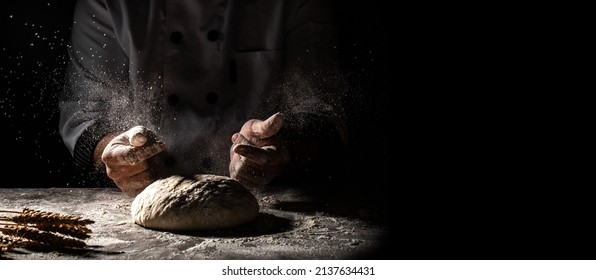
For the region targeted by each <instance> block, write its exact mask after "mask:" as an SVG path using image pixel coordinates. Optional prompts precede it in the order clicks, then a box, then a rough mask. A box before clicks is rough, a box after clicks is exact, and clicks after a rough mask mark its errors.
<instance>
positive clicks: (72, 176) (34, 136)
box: [0, 0, 393, 187]
mask: <svg viewBox="0 0 596 280" xmlns="http://www.w3.org/2000/svg"><path fill="white" fill-rule="evenodd" d="M74 2H75V1H74V0H49V1H26V2H23V1H9V2H7V3H6V4H4V5H5V7H3V9H2V10H1V11H0V20H1V28H2V34H3V35H4V38H3V39H2V41H1V43H0V59H1V66H0V110H1V113H0V126H1V127H2V130H3V133H2V134H3V136H2V137H1V139H2V140H1V142H0V148H2V149H3V152H4V155H5V156H4V163H3V164H2V169H1V170H2V176H3V180H2V183H1V184H0V187H75V186H79V185H80V184H81V177H80V176H78V175H77V173H76V172H75V171H74V169H73V168H72V165H71V161H70V154H69V153H68V151H67V149H66V148H65V146H64V145H63V143H62V140H61V138H60V136H59V134H58V118H59V115H58V107H57V106H58V103H57V101H58V94H59V92H60V90H61V88H62V85H63V84H62V83H63V74H64V67H65V63H66V61H67V54H66V44H67V42H68V37H69V33H70V25H71V19H72V12H73V7H74ZM337 4H338V5H337V15H338V20H339V23H340V25H339V32H340V40H341V43H340V46H339V47H340V51H341V52H342V56H343V60H342V65H343V66H344V68H345V70H346V72H347V73H348V77H349V79H350V94H351V101H350V102H349V104H348V105H349V106H348V109H349V112H350V113H351V116H352V121H351V122H350V130H351V132H352V139H351V146H350V147H351V148H350V153H351V157H350V162H351V163H350V164H351V166H353V168H354V169H355V170H358V171H361V172H363V173H366V172H368V173H371V172H372V173H386V172H387V171H388V167H385V165H383V164H380V163H377V162H378V160H380V159H382V158H386V157H387V156H388V147H389V144H388V143H386V139H385V137H381V136H382V135H384V134H385V133H387V132H388V129H387V128H386V127H385V125H386V124H387V123H388V122H389V118H388V114H387V113H388V111H387V107H388V104H387V102H386V101H387V100H388V93H389V91H390V90H389V87H390V86H389V79H388V77H389V74H388V71H387V70H388V69H389V44H388V42H389V39H390V37H389V35H390V34H389V32H391V30H390V29H389V26H388V25H386V24H385V23H386V22H387V21H388V19H386V18H384V17H383V16H382V15H383V14H387V12H386V11H387V10H388V8H387V6H388V5H380V4H378V3H376V1H368V2H367V5H365V6H362V5H361V4H360V3H358V4H356V3H355V1H337ZM392 78H393V77H392Z"/></svg>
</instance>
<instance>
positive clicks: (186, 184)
mask: <svg viewBox="0 0 596 280" xmlns="http://www.w3.org/2000/svg"><path fill="white" fill-rule="evenodd" d="M258 213H259V204H258V202H257V199H256V197H255V196H254V195H253V194H252V193H251V192H250V191H249V190H248V189H247V188H245V187H244V186H243V185H242V184H241V183H240V182H238V181H237V180H234V179H232V178H230V177H226V176H219V175H210V174H206V175H196V176H194V178H190V177H183V176H178V175H174V176H170V177H167V178H164V179H160V180H157V181H155V182H153V183H152V184H151V185H149V186H148V187H147V188H145V190H143V191H142V192H141V193H140V194H139V195H137V196H136V197H135V199H134V201H133V202H132V205H131V214H132V217H133V220H134V222H135V223H136V224H138V225H141V226H143V227H145V228H151V229H159V230H180V231H200V230H217V229H228V228H233V227H237V226H240V225H243V224H246V223H248V222H251V221H253V220H254V219H255V218H256V217H257V214H258Z"/></svg>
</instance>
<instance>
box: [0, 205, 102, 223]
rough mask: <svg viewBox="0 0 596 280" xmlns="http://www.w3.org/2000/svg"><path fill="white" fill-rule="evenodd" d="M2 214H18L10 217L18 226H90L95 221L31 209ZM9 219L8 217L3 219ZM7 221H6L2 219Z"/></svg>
mask: <svg viewBox="0 0 596 280" xmlns="http://www.w3.org/2000/svg"><path fill="white" fill-rule="evenodd" d="M0 212H5V213H13V214H18V215H16V216H13V217H10V218H9V220H10V221H12V222H15V223H18V224H27V223H28V224H38V223H60V224H71V225H89V224H92V223H94V221H92V220H89V219H83V218H81V217H77V216H73V215H65V214H58V213H52V212H47V211H39V210H33V209H29V208H23V211H22V212H16V211H7V210H0ZM2 218H7V217H2ZM2 220H5V219H2Z"/></svg>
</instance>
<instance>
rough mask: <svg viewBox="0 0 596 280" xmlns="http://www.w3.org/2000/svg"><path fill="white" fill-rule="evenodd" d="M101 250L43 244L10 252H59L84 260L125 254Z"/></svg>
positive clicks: (4, 256)
mask: <svg viewBox="0 0 596 280" xmlns="http://www.w3.org/2000/svg"><path fill="white" fill-rule="evenodd" d="M100 248H102V246H96V245H94V246H87V247H84V248H59V247H54V246H46V245H43V244H28V245H26V246H23V247H19V248H15V249H13V250H11V251H10V253H11V254H18V255H25V254H31V253H50V252H57V253H60V254H63V255H68V256H72V257H80V258H82V259H85V258H89V259H96V256H97V255H104V256H109V255H119V254H123V253H124V252H122V251H120V252H114V251H103V250H101V249H100ZM11 259H12V258H10V256H8V255H3V254H0V260H11Z"/></svg>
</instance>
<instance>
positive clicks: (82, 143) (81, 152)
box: [73, 122, 107, 173]
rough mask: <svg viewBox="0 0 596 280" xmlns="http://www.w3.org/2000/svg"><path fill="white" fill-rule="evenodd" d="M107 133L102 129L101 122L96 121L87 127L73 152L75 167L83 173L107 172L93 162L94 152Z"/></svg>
mask: <svg viewBox="0 0 596 280" xmlns="http://www.w3.org/2000/svg"><path fill="white" fill-rule="evenodd" d="M105 135H107V133H106V132H105V130H104V129H102V126H101V124H99V123H97V122H96V123H94V124H92V125H91V126H89V127H87V129H85V131H84V132H83V133H82V134H81V136H79V139H78V140H77V143H76V145H75V148H74V152H73V163H74V168H75V169H76V170H77V171H79V172H81V173H89V172H105V171H104V170H102V168H99V167H98V166H96V165H95V163H94V162H93V153H94V151H95V147H96V146H97V144H98V143H99V141H100V140H101V139H102V138H103V137H104V136H105Z"/></svg>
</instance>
